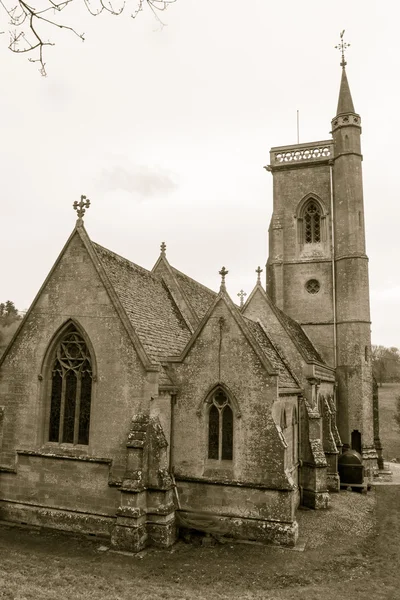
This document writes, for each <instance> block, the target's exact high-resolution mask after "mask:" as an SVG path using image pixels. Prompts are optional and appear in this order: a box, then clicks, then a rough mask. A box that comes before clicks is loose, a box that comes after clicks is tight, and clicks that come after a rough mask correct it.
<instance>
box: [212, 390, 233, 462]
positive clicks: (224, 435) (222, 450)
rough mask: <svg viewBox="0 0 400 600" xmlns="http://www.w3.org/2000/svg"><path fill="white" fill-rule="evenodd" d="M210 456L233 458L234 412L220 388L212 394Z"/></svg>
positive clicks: (217, 458)
mask: <svg viewBox="0 0 400 600" xmlns="http://www.w3.org/2000/svg"><path fill="white" fill-rule="evenodd" d="M208 458H211V459H215V460H232V459H233V412H232V409H231V407H230V406H229V399H228V397H227V396H226V394H225V393H224V392H223V391H222V390H220V389H219V390H217V391H216V392H215V393H214V395H213V396H212V399H211V407H210V410H209V413H208Z"/></svg>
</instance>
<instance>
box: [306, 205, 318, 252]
mask: <svg viewBox="0 0 400 600" xmlns="http://www.w3.org/2000/svg"><path fill="white" fill-rule="evenodd" d="M303 214H304V216H303V223H304V242H305V243H306V244H316V243H318V242H320V241H321V209H320V207H319V205H318V203H317V202H315V201H314V200H310V201H309V202H308V203H307V204H306V206H305V208H304V213H303Z"/></svg>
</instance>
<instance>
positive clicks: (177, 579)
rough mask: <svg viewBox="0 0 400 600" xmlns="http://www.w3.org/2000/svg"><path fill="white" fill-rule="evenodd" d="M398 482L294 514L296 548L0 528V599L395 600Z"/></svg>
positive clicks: (399, 546)
mask: <svg viewBox="0 0 400 600" xmlns="http://www.w3.org/2000/svg"><path fill="white" fill-rule="evenodd" d="M399 502H400V486H397V485H396V486H394V485H393V486H380V487H377V488H375V489H374V490H373V491H371V492H370V493H368V495H367V496H365V495H361V494H355V493H352V492H341V493H340V494H339V495H335V496H334V499H333V503H332V508H331V509H329V510H328V511H318V512H315V511H299V521H300V531H301V535H302V537H303V539H304V541H306V547H305V550H304V551H303V552H298V551H295V550H289V549H281V548H277V547H267V546H258V545H249V544H231V543H226V544H223V545H222V544H218V545H216V546H214V547H203V546H201V545H193V544H186V543H184V542H183V541H180V542H178V543H177V544H176V545H175V546H174V547H173V548H172V549H170V550H157V549H149V550H147V551H145V552H144V553H140V554H139V555H136V556H126V555H121V554H114V553H110V552H109V551H105V552H101V551H99V547H100V546H101V544H102V542H100V541H98V540H93V539H90V540H89V539H86V538H78V537H74V536H71V535H67V534H63V533H56V532H54V533H52V532H49V531H48V530H28V529H24V528H19V527H10V526H6V525H0V598H1V599H3V598H4V599H7V600H55V599H57V600H61V599H62V600H64V599H65V600H70V599H71V600H72V599H73V600H94V599H96V600H102V599H107V600H108V599H109V600H117V599H118V600H125V599H126V600H128V599H129V600H131V599H135V600H144V599H146V600H147V599H154V600H159V599H172V598H173V599H176V600H180V599H182V600H183V599H187V600H192V599H196V600H205V599H207V600H217V599H222V598H224V599H225V598H242V599H244V600H246V599H250V598H252V599H253V598H254V599H263V600H288V599H293V600H295V599H296V600H305V599H307V600H321V599H323V600H333V599H334V600H336V599H337V598H341V597H343V598H345V597H351V598H352V599H361V598H362V599H363V600H364V599H365V598H368V597H371V598H374V600H381V599H387V600H389V599H391V600H392V599H395V598H400V591H399V590H400V569H399V568H398V565H399V564H400V511H398V505H399Z"/></svg>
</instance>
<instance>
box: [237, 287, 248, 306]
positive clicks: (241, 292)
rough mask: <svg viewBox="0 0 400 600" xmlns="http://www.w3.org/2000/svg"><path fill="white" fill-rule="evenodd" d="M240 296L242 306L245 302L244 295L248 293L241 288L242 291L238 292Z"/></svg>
mask: <svg viewBox="0 0 400 600" xmlns="http://www.w3.org/2000/svg"><path fill="white" fill-rule="evenodd" d="M238 296H239V297H240V308H241V307H242V306H243V304H244V297H245V296H247V294H246V292H244V291H243V290H240V292H239V293H238Z"/></svg>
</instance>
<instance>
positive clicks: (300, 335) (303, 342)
mask: <svg viewBox="0 0 400 600" xmlns="http://www.w3.org/2000/svg"><path fill="white" fill-rule="evenodd" d="M275 310H276V312H277V313H278V315H279V317H280V319H281V320H282V321H283V323H284V325H285V326H286V328H287V330H288V331H289V334H290V336H291V338H292V339H293V340H294V341H295V342H297V344H298V345H299V346H300V347H301V348H302V350H303V352H304V355H305V356H306V358H307V360H310V361H312V360H314V361H316V362H319V363H321V364H323V365H324V364H325V361H324V359H323V358H322V357H321V355H320V354H319V352H318V350H317V349H316V348H315V346H314V344H313V343H312V341H311V340H310V338H309V337H308V336H307V334H306V332H305V331H304V329H303V328H302V326H301V325H300V324H299V323H297V321H295V320H294V319H292V318H291V317H289V316H288V315H286V314H285V313H284V312H282V311H281V309H280V308H278V307H277V306H275Z"/></svg>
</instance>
